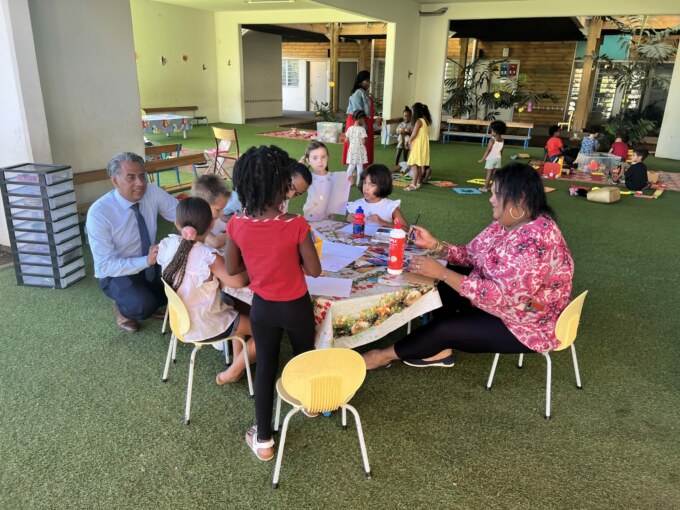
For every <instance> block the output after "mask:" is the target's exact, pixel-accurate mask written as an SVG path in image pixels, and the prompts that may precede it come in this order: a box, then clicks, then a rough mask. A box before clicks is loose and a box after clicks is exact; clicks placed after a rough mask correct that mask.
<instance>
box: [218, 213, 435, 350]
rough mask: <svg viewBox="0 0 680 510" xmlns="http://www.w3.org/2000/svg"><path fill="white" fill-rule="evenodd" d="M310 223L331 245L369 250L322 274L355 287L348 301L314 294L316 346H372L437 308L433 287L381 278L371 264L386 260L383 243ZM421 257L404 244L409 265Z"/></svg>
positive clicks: (241, 293) (246, 293)
mask: <svg viewBox="0 0 680 510" xmlns="http://www.w3.org/2000/svg"><path fill="white" fill-rule="evenodd" d="M312 225H313V226H314V227H315V228H316V230H317V231H318V232H320V233H321V234H322V235H323V236H325V237H326V239H327V240H329V241H333V242H341V243H346V244H354V245H363V246H367V247H368V249H367V251H366V253H365V254H364V256H363V257H361V258H360V259H359V260H357V261H356V262H355V263H353V264H350V265H349V266H347V267H345V268H343V269H341V270H340V271H337V272H334V273H328V272H326V271H324V272H323V273H322V276H332V277H336V278H349V279H351V280H352V282H353V283H352V292H351V294H350V297H348V298H342V297H331V296H312V303H313V305H314V318H315V320H316V339H315V344H316V347H317V348H327V347H347V348H352V347H357V346H359V345H364V344H368V343H371V342H374V341H376V340H379V339H380V338H382V337H384V336H385V335H387V334H389V333H391V332H392V331H394V330H396V329H398V328H400V327H402V326H403V325H405V324H407V323H408V322H409V321H411V320H412V319H415V318H417V317H419V316H421V315H423V314H425V313H427V312H429V311H431V310H434V309H436V308H439V307H440V306H441V299H440V298H439V292H438V291H437V288H436V287H435V286H434V285H431V284H410V283H408V282H406V281H403V280H402V279H400V278H397V279H390V278H389V277H388V278H385V277H387V276H388V275H387V268H386V267H385V266H382V265H373V264H372V263H371V261H372V260H379V259H384V258H385V257H386V255H387V250H388V247H387V244H384V243H372V242H371V240H370V238H368V237H367V238H364V239H361V240H357V239H353V238H351V237H350V236H347V235H345V234H343V233H341V232H338V230H339V228H340V227H342V226H343V225H344V224H343V223H339V222H331V221H322V222H317V223H312ZM422 253H423V250H420V249H418V248H416V247H411V246H408V247H407V248H406V255H405V259H406V261H407V262H408V260H410V258H411V256H413V255H416V254H422ZM386 283H387V284H386ZM228 292H229V294H232V295H233V296H234V297H236V298H238V299H241V300H242V301H245V302H247V303H250V302H251V300H252V293H251V291H250V290H249V289H229V290H228Z"/></svg>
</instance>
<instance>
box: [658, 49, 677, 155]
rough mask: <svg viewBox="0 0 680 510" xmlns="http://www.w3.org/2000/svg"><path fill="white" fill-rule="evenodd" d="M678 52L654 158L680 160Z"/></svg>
mask: <svg viewBox="0 0 680 510" xmlns="http://www.w3.org/2000/svg"><path fill="white" fill-rule="evenodd" d="M678 126H680V52H678V53H676V54H675V66H674V67H673V76H672V77H671V86H670V88H669V90H668V99H667V100H666V109H665V110H664V114H663V121H662V122H661V130H660V132H659V142H658V144H657V146H656V156H657V157H659V158H668V159H680V135H679V134H678Z"/></svg>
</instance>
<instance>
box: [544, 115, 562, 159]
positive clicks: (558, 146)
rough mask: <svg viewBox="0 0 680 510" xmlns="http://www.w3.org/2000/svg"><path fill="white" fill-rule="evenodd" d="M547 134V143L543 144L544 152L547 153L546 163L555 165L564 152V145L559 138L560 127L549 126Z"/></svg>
mask: <svg viewBox="0 0 680 510" xmlns="http://www.w3.org/2000/svg"><path fill="white" fill-rule="evenodd" d="M548 133H549V134H550V138H548V142H547V143H546V144H545V150H546V152H547V156H548V161H550V162H551V163H556V162H557V160H558V159H560V157H562V153H563V152H564V144H563V143H562V138H560V134H561V132H560V127H559V126H558V125H557V124H555V125H554V126H550V129H549V130H548Z"/></svg>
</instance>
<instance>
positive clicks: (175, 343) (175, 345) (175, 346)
mask: <svg viewBox="0 0 680 510" xmlns="http://www.w3.org/2000/svg"><path fill="white" fill-rule="evenodd" d="M173 337H174V339H175V340H174V342H173V343H172V362H173V363H174V362H175V360H176V359H177V337H176V336H175V335H173Z"/></svg>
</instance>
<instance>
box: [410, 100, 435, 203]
mask: <svg viewBox="0 0 680 510" xmlns="http://www.w3.org/2000/svg"><path fill="white" fill-rule="evenodd" d="M412 110H413V131H412V132H411V139H410V140H409V150H410V152H409V155H408V164H409V165H410V166H411V168H412V170H413V182H412V183H411V184H410V185H409V186H407V187H406V188H404V191H414V190H417V189H420V186H421V185H422V183H423V171H424V170H425V168H429V166H430V124H432V116H431V115H430V110H429V109H428V107H427V105H424V104H423V103H416V104H414V105H413V108H412ZM428 177H429V176H428Z"/></svg>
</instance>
